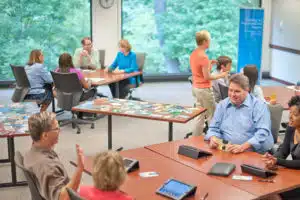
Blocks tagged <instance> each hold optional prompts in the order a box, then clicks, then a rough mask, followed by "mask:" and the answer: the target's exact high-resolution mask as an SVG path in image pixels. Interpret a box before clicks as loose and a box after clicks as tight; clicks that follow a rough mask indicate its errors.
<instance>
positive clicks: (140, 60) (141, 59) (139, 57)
mask: <svg viewBox="0 0 300 200" xmlns="http://www.w3.org/2000/svg"><path fill="white" fill-rule="evenodd" d="M135 55H136V63H137V65H138V69H139V71H143V70H144V65H145V59H146V53H140V52H136V53H135ZM140 81H141V82H142V83H143V82H144V76H143V74H141V75H140Z"/></svg>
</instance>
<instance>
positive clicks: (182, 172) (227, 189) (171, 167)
mask: <svg viewBox="0 0 300 200" xmlns="http://www.w3.org/2000/svg"><path fill="white" fill-rule="evenodd" d="M120 154H121V155H122V156H123V157H128V158H133V159H136V160H138V161H139V165H140V168H139V169H138V170H137V171H134V172H130V173H129V174H128V176H127V179H126V181H125V183H124V184H123V185H122V187H121V188H120V189H121V191H123V192H125V193H127V194H129V195H130V196H132V197H133V198H134V199H136V200H156V199H157V200H159V199H162V200H163V199H167V198H166V197H163V196H160V195H158V194H156V190H157V189H158V188H159V187H160V186H162V185H163V183H164V182H165V181H167V180H168V179H169V178H175V179H178V180H180V181H183V182H186V183H188V184H192V185H195V186H197V190H196V194H195V195H194V196H191V197H189V198H187V199H191V200H192V199H193V200H194V199H195V200H201V199H202V198H203V197H204V196H205V194H206V193H208V198H207V200H210V199H213V200H240V199H241V197H242V199H243V200H250V199H257V196H255V195H253V194H250V193H248V192H246V191H242V190H240V189H239V188H237V187H234V186H231V185H227V184H225V183H223V182H222V181H220V180H218V179H214V178H211V177H209V176H207V175H205V174H203V173H201V172H199V171H197V170H194V169H192V168H190V167H188V166H185V165H182V164H181V163H179V162H176V161H174V160H171V159H168V158H166V157H164V156H162V155H159V154H157V153H155V152H153V151H150V150H148V149H145V148H137V149H131V150H125V151H121V152H120ZM84 161H85V162H84V170H85V172H87V173H88V174H90V175H91V172H92V167H93V156H86V157H85V159H84ZM71 164H73V165H76V163H75V162H73V161H71ZM149 171H154V172H157V173H158V176H156V177H148V178H143V177H141V176H140V175H139V173H140V172H149Z"/></svg>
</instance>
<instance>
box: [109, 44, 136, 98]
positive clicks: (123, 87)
mask: <svg viewBox="0 0 300 200" xmlns="http://www.w3.org/2000/svg"><path fill="white" fill-rule="evenodd" d="M119 49H120V51H119V52H118V54H117V56H116V58H115V60H114V62H113V63H112V64H111V66H110V67H108V68H106V69H105V71H106V72H113V73H116V74H123V73H132V72H137V71H138V65H137V62H136V55H135V53H134V52H132V51H131V45H130V44H129V42H128V41H127V40H121V41H120V42H119ZM138 81H139V79H138ZM109 87H110V90H111V93H112V95H113V97H114V98H115V97H116V91H115V87H114V84H110V85H109ZM134 87H136V77H131V78H129V79H126V80H123V81H120V82H119V98H120V99H123V98H125V97H126V95H127V94H128V91H129V89H130V88H134Z"/></svg>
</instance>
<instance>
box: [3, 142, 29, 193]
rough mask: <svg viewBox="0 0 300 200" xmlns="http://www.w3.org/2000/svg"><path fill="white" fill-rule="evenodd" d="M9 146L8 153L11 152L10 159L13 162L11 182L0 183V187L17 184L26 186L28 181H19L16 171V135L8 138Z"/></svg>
mask: <svg viewBox="0 0 300 200" xmlns="http://www.w3.org/2000/svg"><path fill="white" fill-rule="evenodd" d="M7 142H8V144H7V146H8V154H9V156H8V157H9V159H8V160H9V161H10V163H11V165H10V168H11V182H9V183H0V188H3V187H15V186H26V185H27V182H25V181H20V182H18V181H17V172H16V163H15V141H14V137H8V138H7Z"/></svg>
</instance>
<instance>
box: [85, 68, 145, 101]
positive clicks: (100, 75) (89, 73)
mask: <svg viewBox="0 0 300 200" xmlns="http://www.w3.org/2000/svg"><path fill="white" fill-rule="evenodd" d="M82 72H83V74H84V76H85V77H86V78H88V79H91V80H92V85H93V86H101V85H108V84H111V83H114V85H115V87H116V97H117V98H118V97H119V81H122V80H125V79H128V78H131V77H134V76H139V75H142V74H143V73H142V72H141V71H139V72H132V73H124V74H114V73H111V72H104V70H103V69H96V70H82Z"/></svg>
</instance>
